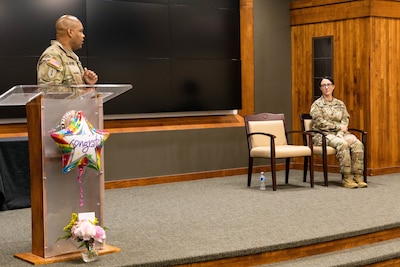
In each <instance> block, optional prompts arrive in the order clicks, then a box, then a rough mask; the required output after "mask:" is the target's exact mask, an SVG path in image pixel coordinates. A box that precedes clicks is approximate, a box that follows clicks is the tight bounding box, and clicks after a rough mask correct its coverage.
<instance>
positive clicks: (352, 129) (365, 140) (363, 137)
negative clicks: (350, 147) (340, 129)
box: [349, 128, 368, 145]
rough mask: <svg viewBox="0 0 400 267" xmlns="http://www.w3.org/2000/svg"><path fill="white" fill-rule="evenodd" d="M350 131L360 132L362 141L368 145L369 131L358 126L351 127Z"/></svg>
mask: <svg viewBox="0 0 400 267" xmlns="http://www.w3.org/2000/svg"><path fill="white" fill-rule="evenodd" d="M349 132H357V133H359V134H361V142H362V143H363V144H364V145H366V143H367V134H368V133H367V132H366V131H364V130H361V129H357V128H349Z"/></svg>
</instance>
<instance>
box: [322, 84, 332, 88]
mask: <svg viewBox="0 0 400 267" xmlns="http://www.w3.org/2000/svg"><path fill="white" fill-rule="evenodd" d="M332 85H333V84H331V83H324V84H321V85H320V87H321V88H324V87H331V86H332Z"/></svg>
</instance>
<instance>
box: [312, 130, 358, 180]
mask: <svg viewBox="0 0 400 267" xmlns="http://www.w3.org/2000/svg"><path fill="white" fill-rule="evenodd" d="M326 138H327V145H328V146H331V147H333V148H335V149H336V157H337V158H338V160H339V166H340V172H341V173H342V174H345V175H346V174H360V175H362V174H363V170H364V145H363V143H362V142H361V141H360V140H359V139H358V138H357V137H356V136H355V135H353V134H351V133H349V132H346V133H345V134H344V135H343V137H341V136H336V135H333V134H328V135H327V136H326ZM315 141H316V140H315ZM318 141H319V140H318ZM317 145H321V143H319V144H317Z"/></svg>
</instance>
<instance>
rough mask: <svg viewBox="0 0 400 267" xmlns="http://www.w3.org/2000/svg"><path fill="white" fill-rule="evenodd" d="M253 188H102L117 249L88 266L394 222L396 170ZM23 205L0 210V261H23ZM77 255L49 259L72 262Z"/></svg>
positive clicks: (198, 256) (232, 252)
mask: <svg viewBox="0 0 400 267" xmlns="http://www.w3.org/2000/svg"><path fill="white" fill-rule="evenodd" d="M266 175H267V182H268V188H267V190H266V191H260V190H259V188H258V179H257V178H258V177H257V175H256V174H254V175H253V186H252V187H251V188H248V187H247V186H246V183H247V178H246V176H245V175H242V176H231V177H224V178H215V179H206V180H197V181H191V182H182V183H170V184H162V185H154V186H145V187H133V188H124V189H114V190H107V191H106V192H105V207H104V217H105V225H106V226H107V227H108V228H109V230H108V232H107V234H108V236H107V242H108V244H110V245H113V246H116V247H120V248H121V249H122V251H121V252H120V253H114V254H108V255H103V256H101V257H100V258H99V259H98V260H97V261H96V262H95V263H94V264H92V265H93V266H171V265H176V264H184V263H190V262H196V261H202V260H213V259H218V258H224V257H233V256H242V255H247V254H252V253H259V252H264V251H270V250H275V249H281V248H289V247H295V246H298V245H305V244H312V243H314V242H321V241H328V240H333V239H338V238H343V237H348V236H354V235H358V234H363V233H369V232H372V231H375V230H384V229H390V228H393V227H399V226H400V208H398V205H397V203H398V200H399V198H400V197H399V193H398V192H399V191H400V175H398V174H393V175H383V176H372V177H368V179H369V187H368V188H364V189H345V188H343V187H341V186H340V180H341V178H340V175H339V174H330V176H329V179H330V184H329V187H324V186H322V174H321V173H316V185H315V188H313V189H312V188H310V186H309V183H303V182H302V181H301V180H302V178H301V176H302V173H301V171H296V170H291V175H290V181H289V185H285V184H284V177H283V176H284V173H283V172H278V190H277V191H275V192H273V191H272V189H271V184H270V176H269V175H270V173H267V174H266ZM30 227H31V226H30V209H20V210H11V211H4V212H0V266H16V267H17V266H31V264H29V263H25V262H23V261H22V260H19V259H16V258H13V255H14V254H16V253H24V252H30V251H31V228H30ZM81 264H84V263H83V262H81V261H80V260H77V261H70V262H64V263H56V264H52V266H76V265H81Z"/></svg>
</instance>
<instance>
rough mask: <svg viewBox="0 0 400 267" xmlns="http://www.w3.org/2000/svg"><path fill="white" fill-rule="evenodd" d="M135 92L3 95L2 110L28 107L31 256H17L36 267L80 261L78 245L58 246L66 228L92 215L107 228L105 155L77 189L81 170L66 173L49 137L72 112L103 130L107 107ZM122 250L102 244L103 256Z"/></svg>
mask: <svg viewBox="0 0 400 267" xmlns="http://www.w3.org/2000/svg"><path fill="white" fill-rule="evenodd" d="M131 88H132V85H130V84H115V85H108V84H101V85H100V84H99V85H76V86H65V85H40V86H39V85H18V86H14V87H13V88H11V89H10V90H8V91H7V92H5V93H4V94H2V95H1V96H0V105H2V106H7V105H8V106H16V105H26V117H27V126H28V143H29V162H30V185H31V189H30V192H31V215H32V218H31V220H32V252H29V253H22V254H15V255H14V256H15V257H17V258H20V259H22V260H25V261H28V262H30V263H33V264H35V265H36V264H46V263H54V262H61V261H68V260H72V259H76V258H80V253H79V250H78V246H77V244H78V243H76V242H75V241H72V240H59V241H57V239H58V238H59V237H61V236H63V235H64V232H63V227H64V226H66V225H67V224H68V223H69V222H70V219H71V214H72V213H73V212H75V213H83V212H94V213H95V216H96V217H97V218H98V219H99V225H103V224H104V223H103V222H104V218H103V197H104V161H103V159H104V156H103V151H102V153H101V159H100V163H101V164H100V170H95V169H93V168H89V167H88V166H86V167H84V171H83V174H82V177H81V178H82V179H81V184H79V183H78V180H77V177H78V168H74V169H72V170H70V171H69V172H67V173H64V172H62V162H61V156H62V154H61V151H60V150H59V148H58V146H57V144H56V142H55V141H54V140H53V139H52V138H51V136H50V133H51V132H53V131H55V130H56V129H57V127H59V125H60V120H61V118H62V117H63V116H64V114H66V113H68V112H69V111H71V110H74V111H82V112H83V114H84V116H85V117H86V119H87V120H88V121H89V122H90V123H91V124H92V125H93V127H94V128H95V129H103V103H105V102H106V101H108V100H110V99H112V98H114V97H117V96H118V95H120V94H122V93H124V92H126V91H127V90H129V89H131ZM105 147H107V142H106V143H105ZM103 149H104V147H103ZM80 189H82V193H83V195H82V197H83V206H82V203H81V201H82V199H80V193H81V191H80ZM104 226H107V225H104ZM106 241H107V240H106ZM81 249H82V248H81ZM81 249H80V250H81ZM118 251H120V249H119V248H117V247H113V246H110V245H108V244H106V243H104V244H103V245H102V247H101V248H100V250H99V254H100V255H101V254H107V253H113V252H118Z"/></svg>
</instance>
